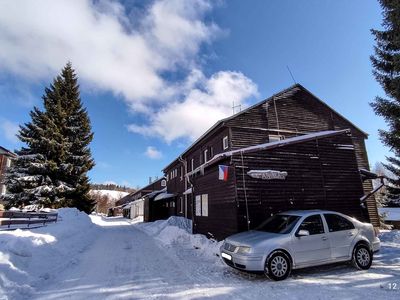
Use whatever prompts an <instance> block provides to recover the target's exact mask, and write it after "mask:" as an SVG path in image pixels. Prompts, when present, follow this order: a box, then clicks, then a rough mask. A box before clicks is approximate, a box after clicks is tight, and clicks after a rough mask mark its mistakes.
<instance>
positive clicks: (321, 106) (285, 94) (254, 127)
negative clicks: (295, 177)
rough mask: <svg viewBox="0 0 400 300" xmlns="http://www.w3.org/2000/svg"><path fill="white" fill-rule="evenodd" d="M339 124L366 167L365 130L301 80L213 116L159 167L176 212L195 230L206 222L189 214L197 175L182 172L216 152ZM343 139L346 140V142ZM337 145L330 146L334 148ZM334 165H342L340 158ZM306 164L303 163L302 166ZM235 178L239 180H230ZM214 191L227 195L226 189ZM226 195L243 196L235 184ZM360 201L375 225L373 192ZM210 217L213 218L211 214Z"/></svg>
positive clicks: (337, 127)
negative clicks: (235, 190) (229, 113)
mask: <svg viewBox="0 0 400 300" xmlns="http://www.w3.org/2000/svg"><path fill="white" fill-rule="evenodd" d="M338 130H348V131H349V133H350V135H349V136H348V138H350V139H351V144H352V145H353V147H354V150H353V151H354V154H355V160H356V163H357V168H358V169H365V170H369V162H368V156H367V152H366V148H365V139H367V137H368V135H367V134H366V133H365V132H363V131H362V130H361V129H359V128H358V127H357V126H355V125H354V124H353V123H351V122H350V121H349V120H347V119H346V118H344V117H343V116H342V115H340V114H339V113H338V112H336V111H335V110H333V109H332V108H331V107H329V106H328V105H327V104H326V103H324V102H323V101H321V100H320V99H319V98H318V97H316V96H315V95H313V94H312V93H311V92H309V91H308V90H307V89H306V88H304V87H303V86H302V85H300V84H295V85H293V86H291V87H289V88H287V89H285V90H283V91H281V92H279V93H277V94H275V95H273V96H272V97H270V98H268V99H266V100H264V101H261V102H260V103H257V104H255V105H253V106H251V107H249V108H248V109H246V110H243V111H242V112H240V113H237V114H235V115H233V116H231V117H228V118H225V119H222V120H220V121H218V122H217V123H216V124H215V125H214V126H213V127H211V128H210V129H209V130H208V131H207V132H205V133H204V134H203V135H202V136H201V137H200V138H199V139H197V140H196V141H195V142H194V143H193V144H192V145H191V146H190V147H189V148H188V149H187V150H185V151H184V152H183V153H182V154H181V155H180V156H179V157H178V158H177V159H175V160H174V161H173V162H172V163H170V164H169V165H168V166H167V167H165V168H164V170H163V171H164V174H165V177H166V180H167V191H168V193H173V194H174V195H175V198H174V199H175V203H176V210H175V213H176V215H179V216H184V217H187V218H191V219H193V228H194V229H195V230H196V228H198V226H197V225H198V223H199V222H203V223H204V222H205V220H206V219H204V218H198V217H196V216H195V215H194V212H195V206H194V203H195V197H196V184H200V181H197V182H195V181H194V180H193V178H191V177H188V176H186V175H187V174H188V173H191V172H192V171H193V170H195V169H196V168H198V167H200V166H202V165H204V164H207V162H209V161H210V160H211V159H213V157H215V156H216V155H219V154H221V153H223V152H229V151H233V150H238V149H243V148H246V147H250V146H254V145H260V144H264V143H271V142H276V141H280V140H285V139H289V138H292V137H298V136H303V135H307V134H312V133H317V132H321V131H338ZM347 144H348V145H350V143H349V142H348V143H347ZM339 150H340V149H335V151H339ZM293 155H295V154H293ZM338 166H341V164H339V162H338ZM306 170H307V168H305V169H304V172H306ZM299 171H300V170H299ZM235 174H236V173H235ZM352 174H353V175H354V176H355V178H356V179H355V180H357V181H358V180H359V177H360V176H359V174H355V173H354V172H353V173H352ZM304 176H306V175H304ZM236 184H239V182H235V185H236ZM261 189H262V188H261ZM327 189H328V187H326V188H324V192H326V193H330V192H331V191H329V192H328V190H327ZM362 190H363V193H364V194H368V193H369V192H370V191H371V190H372V182H371V181H370V180H365V181H363V182H362ZM214 192H215V193H222V194H224V195H225V196H226V194H227V193H228V190H224V189H223V190H221V191H219V192H218V191H214ZM303 196H304V197H305V195H303ZM311 196H312V195H311V194H310V193H308V194H307V197H311ZM230 197H232V198H231V199H236V200H235V201H242V200H243V197H244V194H243V193H242V192H240V188H239V189H238V193H235V194H234V195H233V194H232V195H230ZM312 198H313V197H311V198H310V199H312ZM314 198H315V197H314ZM344 199H345V198H344ZM356 200H357V201H359V198H357V199H353V201H352V202H349V203H351V204H349V205H354V206H356V209H359V206H360V205H359V203H357V204H356ZM346 201H347V200H346ZM304 203H307V202H304ZM317 206H318V205H314V206H312V207H317ZM318 207H319V206H318ZM365 207H366V214H365V215H366V217H367V218H368V219H369V220H370V222H371V223H372V224H373V225H374V226H379V216H378V212H377V207H376V201H375V198H374V197H373V196H371V197H369V198H368V199H367V201H366V203H365ZM221 218H222V219H223V218H224V216H221ZM200 219H203V220H202V221H201V220H200ZM209 219H210V218H209ZM209 222H215V221H212V220H211V219H210V220H209ZM222 223H223V222H222V221H221V224H222Z"/></svg>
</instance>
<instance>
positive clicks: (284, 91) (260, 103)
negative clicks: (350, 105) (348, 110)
mask: <svg viewBox="0 0 400 300" xmlns="http://www.w3.org/2000/svg"><path fill="white" fill-rule="evenodd" d="M294 89H302V90H303V91H306V92H307V93H309V94H310V95H312V96H313V97H314V98H315V99H316V100H317V101H318V102H320V103H321V104H322V105H324V106H325V107H327V108H328V109H330V110H332V111H334V112H335V113H336V114H337V115H338V116H339V117H341V118H343V119H344V120H346V121H347V122H349V123H350V124H351V125H352V126H353V127H354V128H355V129H357V130H358V131H360V132H361V133H362V134H363V135H364V136H365V137H368V134H367V133H366V132H364V131H363V130H361V129H360V128H359V127H357V126H356V125H354V124H353V123H352V122H350V121H349V120H348V119H347V118H345V117H344V116H343V115H341V114H340V113H338V112H337V111H336V110H334V109H333V108H332V107H330V106H329V105H328V104H326V103H325V102H324V101H322V100H321V99H320V98H318V97H317V96H315V95H314V94H313V93H311V92H310V91H309V90H307V89H306V88H305V87H304V86H302V85H301V84H299V83H296V84H294V85H292V86H290V87H288V88H286V89H284V90H282V91H279V92H278V93H275V94H273V95H272V96H271V97H269V98H267V99H264V100H262V101H260V102H257V103H256V104H254V105H252V106H249V107H248V108H246V109H244V110H242V111H240V112H238V113H236V114H233V115H232V116H229V117H227V118H224V119H221V120H219V121H217V122H216V123H215V124H214V125H213V126H212V127H211V128H209V129H208V130H207V131H206V132H205V133H203V134H202V135H201V136H200V137H199V138H198V139H196V140H195V141H194V142H193V143H192V144H191V145H190V146H189V147H188V148H187V149H186V150H185V151H183V152H182V153H181V154H180V155H179V156H178V158H176V159H175V160H173V161H172V162H171V163H170V164H168V165H167V166H166V167H165V168H163V171H165V169H167V168H168V167H170V166H171V165H172V164H174V163H175V162H176V161H177V160H179V157H182V156H183V155H185V154H186V153H187V152H189V151H190V150H191V149H192V148H193V147H194V146H195V145H196V144H198V143H199V142H200V141H201V140H202V139H203V138H204V137H206V136H207V135H208V134H210V133H211V132H213V131H214V130H215V129H216V128H218V127H220V126H222V125H223V124H224V123H225V122H227V121H229V120H232V119H234V118H236V117H237V116H239V115H242V114H244V113H246V112H248V111H249V110H251V109H253V108H255V107H257V106H259V105H262V104H263V103H266V102H269V101H272V100H273V99H274V98H276V97H278V96H280V95H282V94H284V93H287V92H289V91H291V90H294Z"/></svg>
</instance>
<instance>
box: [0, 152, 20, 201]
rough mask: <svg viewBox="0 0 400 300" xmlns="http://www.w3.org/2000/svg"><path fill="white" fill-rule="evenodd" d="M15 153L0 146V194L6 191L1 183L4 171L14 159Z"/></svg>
mask: <svg viewBox="0 0 400 300" xmlns="http://www.w3.org/2000/svg"><path fill="white" fill-rule="evenodd" d="M16 157H17V155H16V154H15V153H13V152H11V151H10V150H7V149H6V148H4V147H2V146H0V195H4V194H5V193H6V191H7V187H6V185H5V184H3V178H4V173H5V172H6V170H7V168H9V167H10V166H11V164H12V160H13V159H15V158H16Z"/></svg>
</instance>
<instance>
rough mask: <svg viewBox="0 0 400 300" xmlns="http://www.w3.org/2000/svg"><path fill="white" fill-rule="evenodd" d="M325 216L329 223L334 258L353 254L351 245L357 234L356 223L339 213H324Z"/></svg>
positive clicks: (347, 256)
mask: <svg viewBox="0 0 400 300" xmlns="http://www.w3.org/2000/svg"><path fill="white" fill-rule="evenodd" d="M324 217H325V220H326V223H327V224H328V231H329V233H328V236H329V241H330V243H331V255H332V258H334V259H340V258H343V259H344V258H349V257H350V255H351V249H350V247H351V245H352V243H353V240H354V238H355V237H356V235H357V229H355V227H354V224H353V223H352V222H351V221H350V220H348V219H346V218H345V217H342V216H340V215H337V214H324Z"/></svg>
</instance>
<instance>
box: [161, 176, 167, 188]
mask: <svg viewBox="0 0 400 300" xmlns="http://www.w3.org/2000/svg"><path fill="white" fill-rule="evenodd" d="M167 177H168V176H167ZM161 186H162V187H166V186H167V181H166V180H165V179H163V180H161Z"/></svg>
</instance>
